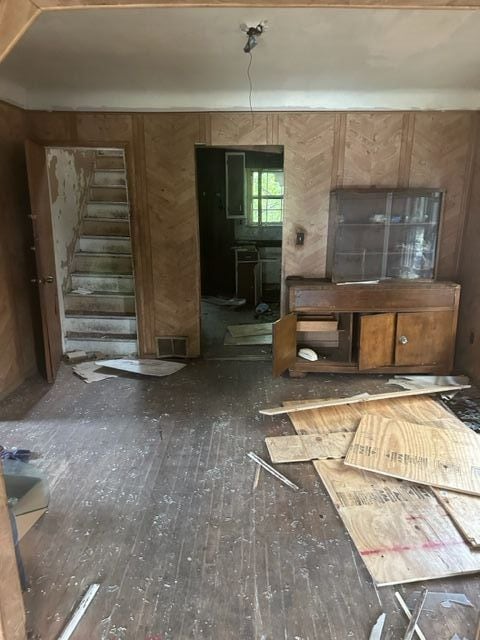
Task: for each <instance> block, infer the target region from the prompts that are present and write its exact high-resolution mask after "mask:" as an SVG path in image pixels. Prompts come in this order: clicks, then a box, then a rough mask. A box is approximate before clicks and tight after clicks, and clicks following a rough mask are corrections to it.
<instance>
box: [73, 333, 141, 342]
mask: <svg viewBox="0 0 480 640" xmlns="http://www.w3.org/2000/svg"><path fill="white" fill-rule="evenodd" d="M65 337H66V338H67V339H68V338H70V339H71V340H115V341H117V340H129V341H130V340H136V339H137V334H136V333H109V332H106V331H67V333H66V334H65Z"/></svg>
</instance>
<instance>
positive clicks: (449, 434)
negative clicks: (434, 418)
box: [345, 414, 480, 495]
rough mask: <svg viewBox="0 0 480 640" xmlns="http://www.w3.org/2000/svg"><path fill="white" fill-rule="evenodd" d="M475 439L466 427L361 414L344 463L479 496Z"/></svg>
mask: <svg viewBox="0 0 480 640" xmlns="http://www.w3.org/2000/svg"><path fill="white" fill-rule="evenodd" d="M479 460H480V438H478V436H477V435H476V434H475V433H474V432H473V431H471V430H470V429H468V428H466V427H465V428H463V429H445V428H444V427H443V426H430V425H429V424H421V423H418V421H417V422H416V423H412V422H407V421H402V420H399V419H398V418H397V419H395V418H394V419H390V420H388V419H385V418H382V417H380V416H375V415H368V414H367V415H365V416H363V418H362V419H361V420H360V423H359V425H358V428H357V431H356V432H355V437H354V439H353V442H352V445H351V447H350V449H349V450H348V453H347V456H346V458H345V464H348V465H350V466H352V467H355V468H359V469H365V470H368V471H373V472H378V473H381V474H385V475H387V476H391V477H394V478H403V479H405V480H410V481H412V482H417V483H420V484H426V485H428V486H434V487H438V488H441V489H451V490H452V491H460V492H462V493H471V494H474V495H480V468H479V466H478V464H479V463H478V461H479Z"/></svg>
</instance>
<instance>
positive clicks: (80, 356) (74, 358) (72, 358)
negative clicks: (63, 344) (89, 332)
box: [65, 351, 88, 364]
mask: <svg viewBox="0 0 480 640" xmlns="http://www.w3.org/2000/svg"><path fill="white" fill-rule="evenodd" d="M87 358H88V355H87V352H86V351H67V353H66V354H65V359H66V361H67V362H69V363H70V364H76V363H77V362H82V360H86V359H87Z"/></svg>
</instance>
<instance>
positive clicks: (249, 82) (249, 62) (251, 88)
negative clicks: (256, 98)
mask: <svg viewBox="0 0 480 640" xmlns="http://www.w3.org/2000/svg"><path fill="white" fill-rule="evenodd" d="M248 55H249V57H250V60H249V61H248V67H247V78H248V86H249V93H248V104H249V105H250V114H251V116H252V126H253V119H254V116H253V103H252V95H253V82H252V76H251V75H250V70H251V68H252V62H253V56H252V52H251V51H249V52H248Z"/></svg>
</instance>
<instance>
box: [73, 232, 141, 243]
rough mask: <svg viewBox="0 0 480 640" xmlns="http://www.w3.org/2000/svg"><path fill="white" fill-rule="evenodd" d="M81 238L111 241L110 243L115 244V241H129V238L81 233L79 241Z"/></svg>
mask: <svg viewBox="0 0 480 640" xmlns="http://www.w3.org/2000/svg"><path fill="white" fill-rule="evenodd" d="M82 238H86V239H87V240H111V241H112V242H116V241H117V240H131V238H130V236H96V235H91V234H90V233H82V234H81V236H80V240H81V239H82Z"/></svg>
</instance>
